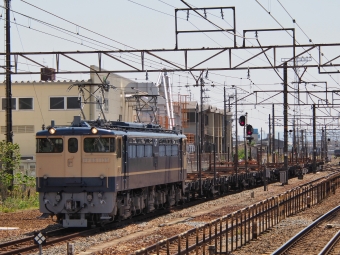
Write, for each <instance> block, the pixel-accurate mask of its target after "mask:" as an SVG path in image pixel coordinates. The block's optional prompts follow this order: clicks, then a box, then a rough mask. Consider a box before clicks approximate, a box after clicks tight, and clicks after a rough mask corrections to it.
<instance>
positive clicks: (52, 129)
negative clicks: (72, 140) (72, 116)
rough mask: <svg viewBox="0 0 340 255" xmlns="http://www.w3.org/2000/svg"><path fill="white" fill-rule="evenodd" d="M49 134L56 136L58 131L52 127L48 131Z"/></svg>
mask: <svg viewBox="0 0 340 255" xmlns="http://www.w3.org/2000/svg"><path fill="white" fill-rule="evenodd" d="M48 132H49V133H50V134H51V135H54V134H55V132H56V129H55V128H54V127H50V128H49V129H48Z"/></svg>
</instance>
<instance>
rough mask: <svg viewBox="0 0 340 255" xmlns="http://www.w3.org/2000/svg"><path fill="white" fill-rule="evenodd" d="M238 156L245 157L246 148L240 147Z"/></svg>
mask: <svg viewBox="0 0 340 255" xmlns="http://www.w3.org/2000/svg"><path fill="white" fill-rule="evenodd" d="M238 158H239V159H244V158H245V153H244V149H239V150H238Z"/></svg>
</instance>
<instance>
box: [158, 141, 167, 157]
mask: <svg viewBox="0 0 340 255" xmlns="http://www.w3.org/2000/svg"><path fill="white" fill-rule="evenodd" d="M158 153H159V154H158V155H159V156H160V157H164V156H165V145H164V144H160V145H159V151H158Z"/></svg>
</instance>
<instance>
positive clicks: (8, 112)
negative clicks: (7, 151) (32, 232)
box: [5, 0, 13, 174]
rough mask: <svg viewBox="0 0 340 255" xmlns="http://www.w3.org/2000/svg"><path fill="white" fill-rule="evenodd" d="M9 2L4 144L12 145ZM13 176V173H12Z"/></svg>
mask: <svg viewBox="0 0 340 255" xmlns="http://www.w3.org/2000/svg"><path fill="white" fill-rule="evenodd" d="M10 2H11V0H5V9H6V142H8V143H13V130H12V80H11V78H12V77H11V55H10V53H11V26H10V24H11V19H10V13H11V10H10ZM12 174H13V172H12Z"/></svg>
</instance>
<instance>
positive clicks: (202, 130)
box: [199, 78, 204, 196]
mask: <svg viewBox="0 0 340 255" xmlns="http://www.w3.org/2000/svg"><path fill="white" fill-rule="evenodd" d="M203 86H204V81H203V78H201V84H200V88H201V98H200V100H201V102H200V103H201V107H200V108H201V112H200V124H201V126H200V133H201V135H200V136H201V137H200V151H199V155H200V157H199V162H200V168H199V176H200V177H199V179H200V181H199V185H200V196H202V195H203V192H202V191H203V190H202V153H203V146H204V139H203V138H204V119H203Z"/></svg>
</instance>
